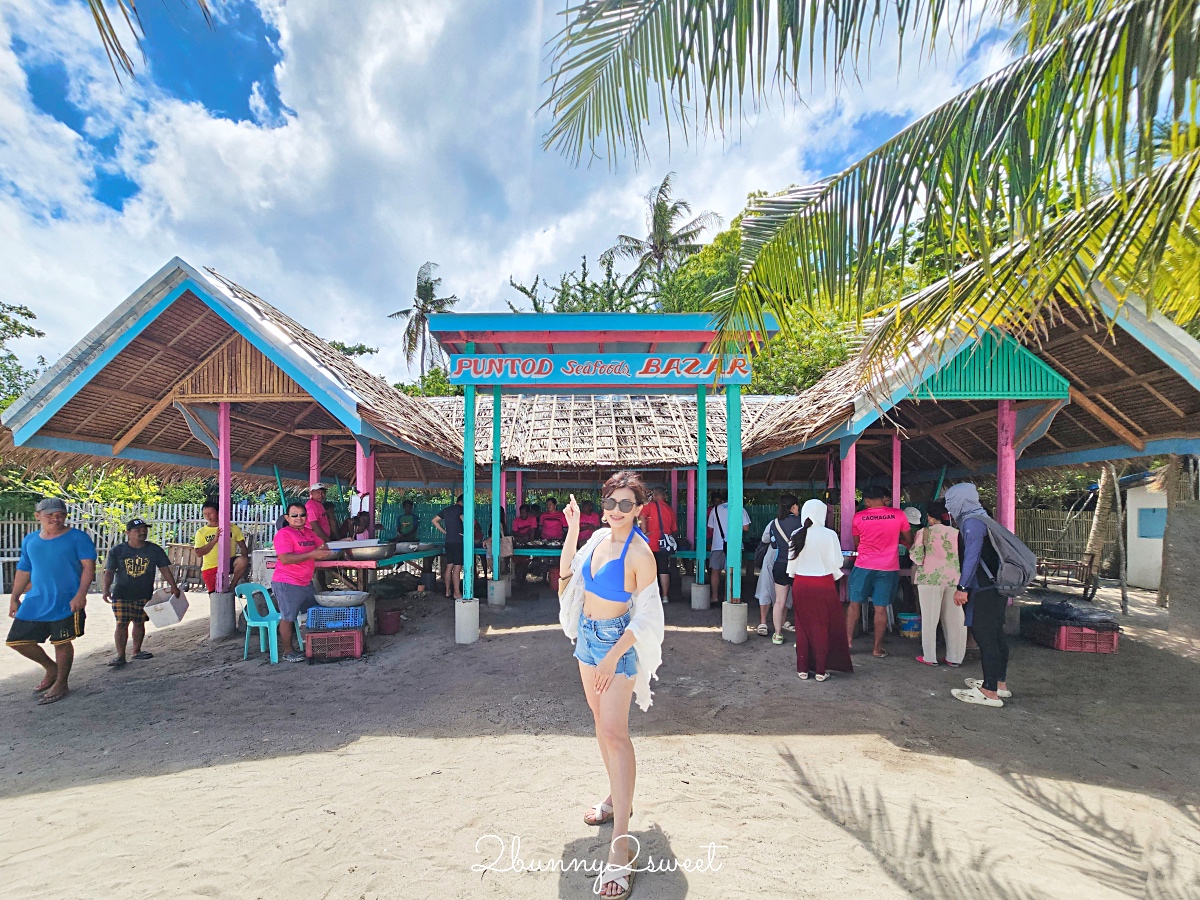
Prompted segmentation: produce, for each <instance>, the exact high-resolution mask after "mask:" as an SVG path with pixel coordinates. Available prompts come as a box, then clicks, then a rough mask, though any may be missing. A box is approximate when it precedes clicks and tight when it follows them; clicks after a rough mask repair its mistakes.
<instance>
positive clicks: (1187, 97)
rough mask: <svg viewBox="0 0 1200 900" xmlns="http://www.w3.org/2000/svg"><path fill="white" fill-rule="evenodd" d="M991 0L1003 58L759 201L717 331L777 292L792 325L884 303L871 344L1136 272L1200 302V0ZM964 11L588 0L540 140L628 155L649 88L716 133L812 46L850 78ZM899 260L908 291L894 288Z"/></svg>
mask: <svg viewBox="0 0 1200 900" xmlns="http://www.w3.org/2000/svg"><path fill="white" fill-rule="evenodd" d="M993 6H994V10H993V11H994V12H995V14H996V15H997V16H998V17H999V18H1001V19H1002V20H1004V21H1005V22H1007V23H1008V24H1009V25H1012V24H1014V23H1015V24H1016V25H1017V26H1018V29H1017V33H1016V36H1015V37H1014V49H1015V50H1016V53H1017V56H1016V59H1015V60H1014V61H1013V62H1012V63H1011V64H1009V65H1008V66H1006V67H1005V68H1003V69H1001V70H1000V71H998V72H996V73H995V74H994V75H991V76H989V77H988V78H986V79H984V80H983V81H981V82H980V83H978V84H976V85H974V86H972V87H971V88H969V89H968V90H966V91H965V92H963V93H962V94H961V95H959V96H958V97H955V98H954V99H952V100H951V101H949V102H948V103H946V104H944V105H943V106H941V107H939V108H937V109H935V110H934V111H932V112H931V113H929V114H928V115H926V116H924V117H923V118H921V119H919V120H918V121H916V122H914V123H913V124H912V125H910V126H908V127H907V128H905V129H903V130H902V131H900V132H899V133H898V134H897V135H896V136H895V137H893V138H892V139H891V140H889V141H887V142H885V143H884V144H883V145H882V146H880V147H879V148H877V149H876V150H875V151H873V152H872V153H871V154H869V155H868V156H866V157H865V158H864V159H862V160H860V161H859V162H858V163H855V164H854V165H852V166H850V167H849V168H847V169H846V170H844V171H842V172H840V173H838V174H836V175H834V176H832V177H830V178H827V179H825V180H823V181H821V182H819V183H817V184H813V185H805V186H800V187H793V188H789V189H788V190H785V191H783V192H781V193H779V194H776V195H774V196H767V197H762V198H757V199H755V200H753V201H752V202H751V203H750V205H749V207H748V208H747V211H746V214H745V217H744V218H743V220H742V226H741V229H742V259H741V274H740V278H739V282H738V285H737V287H736V288H735V289H733V290H731V291H729V292H727V293H726V294H725V295H723V296H722V297H720V298H718V300H717V305H718V307H719V312H720V314H721V315H722V317H723V320H724V323H725V326H726V329H727V336H733V337H736V336H737V334H738V333H739V331H740V330H741V329H744V328H746V327H748V326H752V325H760V324H761V322H762V316H763V313H764V312H765V311H773V312H775V313H776V314H777V316H778V317H779V318H780V321H781V324H782V325H783V326H784V327H785V328H786V327H788V325H789V323H795V322H797V321H801V319H799V318H798V316H799V315H800V313H801V311H803V313H804V315H806V316H807V315H808V314H811V313H820V312H825V311H829V310H833V311H836V312H838V313H840V314H842V315H845V314H847V313H849V314H853V315H858V316H862V315H868V314H873V313H880V312H881V313H884V314H885V317H884V320H883V325H882V327H881V330H880V331H879V332H877V333H876V335H875V337H874V338H873V339H872V340H871V341H868V342H867V344H866V345H865V346H864V350H863V352H864V354H868V355H873V356H874V357H875V358H879V356H881V355H890V356H891V358H895V354H898V353H901V352H904V349H905V348H906V347H908V346H909V345H910V344H911V343H912V341H913V340H914V339H915V338H916V337H917V336H918V335H919V334H921V333H922V332H925V333H929V332H932V333H934V334H945V333H946V332H947V328H948V327H949V326H951V325H952V324H953V325H954V326H955V327H961V328H965V329H968V330H970V329H981V328H1000V329H1004V330H1009V331H1014V332H1021V331H1028V330H1031V329H1034V330H1036V329H1037V328H1038V327H1039V325H1040V323H1042V322H1044V321H1045V316H1046V315H1047V312H1048V310H1049V309H1050V308H1051V306H1052V305H1054V304H1057V305H1058V306H1059V307H1060V308H1061V306H1062V305H1068V306H1074V307H1076V308H1078V309H1081V310H1083V311H1085V312H1086V313H1088V314H1091V315H1094V316H1098V317H1104V316H1109V315H1111V313H1112V309H1113V308H1114V304H1119V303H1120V302H1122V301H1123V300H1124V299H1125V298H1126V297H1128V296H1129V295H1130V294H1131V293H1135V292H1136V293H1140V294H1141V295H1142V296H1144V297H1145V298H1146V300H1147V302H1148V303H1149V304H1150V305H1152V306H1157V307H1158V308H1160V309H1164V310H1167V311H1168V312H1172V313H1173V314H1176V315H1177V316H1179V317H1180V318H1182V319H1186V318H1188V317H1189V316H1196V315H1197V314H1200V297H1198V296H1197V295H1198V293H1200V289H1198V288H1197V287H1196V285H1197V284H1200V253H1197V252H1196V250H1197V241H1196V235H1197V233H1198V232H1197V227H1198V225H1200V221H1198V218H1197V216H1198V206H1200V204H1197V199H1198V196H1200V123H1198V121H1197V110H1198V107H1200V104H1198V102H1197V100H1198V97H1200V0H1055V2H1052V3H1040V2H1033V0H996V2H995V3H994V4H993ZM970 12H971V10H970V8H969V6H968V3H967V0H926V2H923V3H921V2H919V3H910V2H908V0H891V2H884V3H875V2H867V0H848V2H846V3H839V4H834V5H832V6H829V5H825V4H822V5H820V6H818V5H817V4H816V3H815V2H812V0H809V2H805V3H797V2H796V0H758V2H754V3H736V4H735V3H728V2H723V0H582V2H579V3H577V5H575V6H572V7H570V8H568V10H567V11H566V13H565V15H566V17H567V24H566V25H565V27H564V28H563V30H562V31H561V32H560V33H559V35H558V36H557V37H556V38H555V39H554V47H553V49H552V51H551V60H552V74H551V77H550V85H551V93H550V97H549V99H548V100H547V102H546V106H547V107H548V108H549V109H550V110H551V111H552V113H553V114H554V117H555V120H554V124H553V126H552V127H551V129H550V131H549V133H548V134H547V136H546V143H547V145H548V146H550V145H553V146H555V147H557V148H558V149H559V150H560V151H562V152H564V153H565V154H566V155H567V156H568V157H571V158H575V159H578V158H579V157H580V155H581V154H582V153H584V152H585V151H591V152H601V151H607V153H608V155H609V156H610V157H612V156H615V155H617V154H619V153H622V152H631V153H633V154H634V155H638V154H640V153H641V152H642V151H643V150H644V149H645V143H644V138H643V129H644V127H645V126H646V125H647V124H648V123H650V121H651V105H652V103H651V101H652V100H655V99H657V100H658V102H659V105H660V107H661V109H662V110H663V111H664V116H665V118H666V122H667V126H668V134H670V133H671V131H672V129H680V128H682V129H683V130H684V131H685V133H686V132H687V131H688V130H697V129H701V128H704V129H717V130H720V129H723V128H725V127H727V126H728V125H729V124H730V123H732V122H734V121H736V119H737V116H738V115H739V113H740V110H741V105H742V104H743V103H748V104H752V105H757V104H759V103H760V102H762V101H764V100H765V99H766V97H767V92H768V91H769V90H770V91H773V90H777V89H780V87H782V89H784V90H785V91H792V92H797V93H798V92H799V84H800V81H799V79H800V77H801V76H802V75H803V69H804V68H805V67H806V66H808V67H813V66H815V65H817V64H818V62H824V63H825V64H826V65H827V66H828V67H830V68H831V69H832V76H833V78H835V79H836V78H841V77H843V76H845V75H847V74H853V73H854V72H855V71H856V70H857V68H858V66H859V65H860V64H863V63H865V62H866V61H867V60H868V59H869V56H870V52H871V49H872V48H873V47H875V46H877V45H878V43H879V41H880V40H881V36H883V35H884V34H891V35H893V36H894V38H895V39H896V40H897V41H899V42H900V44H901V46H902V47H903V48H904V49H905V50H906V51H907V50H910V45H911V44H913V43H914V42H916V43H918V44H919V45H920V51H919V52H920V53H923V54H928V53H929V52H931V50H932V48H934V47H936V46H940V45H941V44H943V43H944V42H945V40H946V39H948V38H949V37H950V36H951V32H953V31H954V30H955V29H956V28H958V27H960V26H961V23H962V21H963V17H964V16H967V15H969V14H970ZM817 48H822V52H823V54H824V55H823V57H822V59H821V60H818V59H817V58H816V56H815V54H816V52H817ZM1164 134H1165V138H1164ZM896 259H901V260H904V261H905V263H904V267H905V274H906V278H910V279H911V280H912V282H913V285H914V286H915V288H916V289H917V290H916V292H915V293H912V294H910V295H908V296H905V297H902V298H901V299H898V300H889V301H887V302H885V303H881V302H880V300H879V298H880V297H883V296H890V295H891V294H892V292H890V291H889V290H888V286H889V283H890V282H891V281H892V280H893V279H894V278H895V275H896V270H895V260H896ZM880 351H885V352H884V353H883V354H881V353H880Z"/></svg>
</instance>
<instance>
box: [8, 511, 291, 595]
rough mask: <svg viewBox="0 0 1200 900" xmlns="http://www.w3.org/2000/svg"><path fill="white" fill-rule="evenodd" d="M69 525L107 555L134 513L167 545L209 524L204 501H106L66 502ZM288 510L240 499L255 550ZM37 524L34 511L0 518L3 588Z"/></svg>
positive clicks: (236, 518)
mask: <svg viewBox="0 0 1200 900" xmlns="http://www.w3.org/2000/svg"><path fill="white" fill-rule="evenodd" d="M67 508H68V510H69V511H68V514H67V522H68V524H70V525H72V526H74V527H76V528H80V529H82V530H83V531H85V532H87V534H88V535H89V536H90V537H91V538H92V540H93V541H95V542H96V550H97V552H98V553H99V555H100V560H101V565H100V566H98V567H97V578H98V577H99V571H101V570H102V568H103V560H104V558H105V556H106V555H107V554H108V551H109V550H111V549H112V548H113V547H114V546H116V545H117V544H119V543H120V542H121V541H123V540H125V523H126V522H128V521H129V520H130V519H132V518H135V517H137V518H141V519H145V520H146V523H147V524H148V525H149V526H150V540H152V541H154V542H155V543H156V544H160V545H162V546H163V547H166V546H167V545H168V544H190V543H192V541H193V540H194V539H195V537H196V532H197V531H198V530H199V529H200V527H201V526H202V525H203V524H204V515H203V513H202V512H201V506H200V504H199V503H160V504H156V505H153V506H148V505H146V504H142V503H132V504H127V505H113V504H104V503H69V504H67ZM282 514H283V507H282V506H279V505H277V504H276V505H265V504H254V505H251V504H248V503H235V504H234V506H233V515H232V518H233V522H234V524H236V525H237V526H238V527H239V528H241V529H242V531H243V532H244V533H245V535H246V540H247V543H248V544H250V549H252V550H253V549H254V548H255V547H262V546H264V545H266V546H269V545H270V543H271V541H272V540H273V539H274V537H275V522H276V520H277V519H278V518H279V516H280V515H282ZM37 527H38V525H37V522H36V521H35V520H34V518H33V517H32V516H29V517H22V516H11V517H5V518H0V565H2V566H3V572H4V590H5V591H8V590H10V589H11V587H12V579H13V573H14V572H15V571H16V565H17V560H18V558H19V557H20V554H21V541H22V540H23V539H24V538H25V535H27V534H29V533H30V532H31V531H34V530H35V529H36V528H37Z"/></svg>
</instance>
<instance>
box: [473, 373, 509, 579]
mask: <svg viewBox="0 0 1200 900" xmlns="http://www.w3.org/2000/svg"><path fill="white" fill-rule="evenodd" d="M502 456H503V453H502V448H501V446H500V385H496V386H495V387H494V388H492V580H493V581H499V580H500V509H501V507H502V506H503V505H504V495H503V494H502V493H501V491H500V466H501V461H502ZM464 458H465V457H464Z"/></svg>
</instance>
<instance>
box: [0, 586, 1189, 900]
mask: <svg viewBox="0 0 1200 900" xmlns="http://www.w3.org/2000/svg"><path fill="white" fill-rule="evenodd" d="M192 600H193V610H192V613H191V614H189V620H188V622H186V623H185V624H184V625H182V626H179V627H177V628H175V629H170V630H166V631H163V632H158V633H152V635H151V638H150V640H149V641H148V642H147V646H148V648H149V649H152V650H154V651H155V652H156V658H155V659H154V660H152V661H150V662H148V663H144V664H142V665H140V666H139V665H134V664H131V665H130V666H128V667H127V668H126V669H125V670H123V671H121V672H119V673H114V672H110V671H108V670H106V669H104V667H103V662H104V661H105V659H106V658H107V657H108V655H109V651H108V649H107V647H106V641H107V634H108V632H109V630H110V628H111V614H108V613H107V612H106V608H105V607H104V606H103V604H101V603H99V602H98V600H96V599H93V600H92V601H91V602H90V603H89V612H90V613H91V615H92V619H91V621H90V622H89V634H88V635H87V636H86V637H85V639H84V640H83V641H82V642H81V645H80V648H79V650H80V656H79V660H78V662H77V677H76V678H75V679H73V683H74V688H75V696H74V697H72V698H71V699H70V700H69V701H64V702H63V703H60V704H56V705H55V706H53V707H48V708H37V707H35V706H33V705H32V703H31V696H32V695H31V694H30V693H29V688H30V687H31V686H32V680H33V677H34V675H35V673H34V672H31V671H30V669H29V667H28V665H27V664H26V663H25V662H24V661H22V660H20V659H19V658H18V657H16V654H13V653H11V652H10V653H8V654H7V655H5V656H4V657H3V660H2V662H0V715H2V716H3V721H4V723H5V725H4V728H3V732H2V737H0V841H2V842H3V846H4V847H5V850H6V853H5V855H4V857H3V858H0V884H4V885H5V889H4V893H5V894H6V895H11V896H21V897H53V898H59V897H73V898H80V897H83V898H91V897H96V898H114V897H122V898H124V897H135V898H136V897H163V896H169V897H173V898H175V897H181V898H182V897H231V898H232V897H238V898H241V897H262V898H276V897H279V898H310V897H312V898H321V897H328V898H364V900H365V898H397V897H403V898H408V897H586V896H591V894H590V880H589V877H588V876H587V875H586V874H585V873H582V872H578V871H576V872H567V873H563V872H560V871H540V872H538V871H525V872H521V871H498V870H493V871H472V866H473V865H474V866H482V865H484V864H486V863H488V862H489V861H491V860H492V859H494V858H495V857H496V856H497V854H498V853H500V851H501V847H503V851H504V856H503V859H502V860H501V861H500V863H499V864H498V865H497V866H496V869H511V868H513V865H512V853H513V844H512V837H513V835H519V836H520V840H521V842H520V846H519V849H518V850H517V851H516V856H517V857H518V858H519V860H520V861H521V863H522V864H523V865H524V866H536V865H537V864H538V863H539V862H540V863H541V864H542V865H543V866H546V865H547V864H549V863H552V862H553V863H556V864H557V865H558V866H562V864H563V862H564V861H570V860H574V859H578V860H579V861H580V863H582V864H591V863H593V862H594V861H595V860H597V859H600V858H601V857H602V855H603V851H604V842H605V840H606V839H607V835H608V829H599V830H597V829H592V828H589V827H588V826H586V825H584V823H583V822H582V820H581V815H582V812H583V809H584V807H585V806H586V805H588V804H589V803H591V802H593V801H594V800H595V799H598V798H599V797H600V796H601V795H602V792H603V790H604V782H603V777H602V774H601V771H600V763H599V759H598V754H597V752H596V750H595V744H594V741H593V739H592V738H591V736H590V733H589V731H588V728H587V726H588V723H587V721H586V719H585V716H586V709H585V707H584V704H583V701H582V697H581V696H580V689H579V687H578V684H577V683H576V679H577V676H576V674H575V672H574V670H573V666H572V662H571V659H570V646H569V644H568V643H567V642H566V640H565V639H564V638H563V637H562V635H561V632H558V631H557V630H556V629H555V627H554V626H553V625H551V624H550V622H552V620H553V618H554V607H553V604H552V601H551V600H550V599H549V597H542V599H540V600H536V601H530V600H526V601H522V602H518V603H516V604H514V605H513V606H511V607H510V608H509V609H507V610H504V611H489V610H485V611H484V612H483V613H482V619H483V620H484V623H485V628H486V629H487V633H486V634H485V637H484V639H483V640H481V641H480V642H479V643H478V644H475V645H472V646H470V647H465V648H463V647H456V646H455V645H454V644H453V642H452V630H451V629H450V627H449V626H450V617H449V611H448V610H447V609H446V608H445V607H444V606H441V605H440V604H436V603H434V604H429V605H417V606H414V607H412V608H410V609H409V611H408V615H409V622H408V625H409V628H408V629H406V632H405V633H403V634H401V635H399V636H397V637H394V638H380V639H376V640H375V641H374V643H373V645H372V653H371V655H370V656H369V657H368V659H366V660H364V661H361V662H353V663H351V662H347V663H342V664H338V665H331V666H312V667H309V666H302V665H289V666H285V665H280V666H275V667H272V666H269V665H264V664H263V663H262V662H261V661H260V660H259V659H258V658H256V657H254V656H252V657H251V659H250V660H248V661H246V662H243V661H242V660H241V644H240V642H238V643H237V644H236V646H235V644H234V643H233V642H229V643H223V644H220V645H218V646H217V647H210V646H209V645H208V644H207V641H206V640H203V639H202V636H203V635H204V634H206V629H207V622H206V620H205V619H204V618H203V614H204V613H205V612H206V609H205V602H204V600H203V598H202V597H199V596H194V597H193V598H192ZM1137 610H1138V616H1139V618H1138V620H1137V621H1138V625H1137V626H1136V629H1131V630H1137V632H1138V633H1137V635H1136V638H1137V639H1136V640H1134V639H1132V636H1127V637H1124V638H1123V639H1122V640H1123V643H1122V649H1121V653H1119V654H1117V656H1115V657H1109V658H1101V657H1096V656H1080V655H1075V654H1060V653H1054V652H1053V651H1048V650H1043V649H1041V648H1036V647H1032V646H1030V645H1028V644H1026V643H1024V642H1021V641H1017V642H1015V643H1014V652H1013V662H1012V671H1013V673H1014V675H1013V678H1012V680H1013V683H1014V686H1015V687H1017V688H1018V689H1019V695H1018V700H1017V702H1015V703H1013V704H1011V705H1010V706H1009V707H1008V708H1007V709H1005V710H1004V711H1002V713H1000V714H996V713H993V712H992V711H987V710H980V709H976V708H970V707H965V706H963V705H962V704H959V703H956V702H955V701H953V700H951V699H949V698H948V696H947V694H946V691H947V690H948V688H949V687H950V686H951V685H952V684H955V683H956V682H957V680H958V679H959V678H960V677H961V675H962V674H963V673H962V672H958V673H952V672H950V671H948V670H940V671H939V670H929V669H926V668H924V667H921V666H918V665H916V664H915V663H914V662H912V660H911V655H912V654H911V653H908V652H907V651H908V649H909V648H910V644H909V643H908V642H906V641H904V640H903V639H900V638H892V639H891V643H890V646H891V647H892V649H893V651H894V653H893V656H892V657H891V658H890V659H888V660H884V661H881V662H876V661H874V660H867V659H865V658H864V656H863V655H856V656H855V660H856V664H858V665H859V668H860V671H859V672H858V673H857V674H856V675H855V676H853V677H847V678H837V679H835V680H833V681H831V682H829V683H827V684H825V685H816V684H802V683H800V682H799V681H798V680H797V679H796V678H795V675H794V673H793V671H792V667H791V663H792V662H794V656H793V653H792V651H791V648H790V647H789V648H777V647H773V646H771V645H770V644H769V642H767V641H764V640H759V639H756V638H752V639H751V641H750V642H748V643H747V644H746V645H741V646H733V645H729V644H725V643H724V642H722V641H721V640H720V639H719V637H718V636H717V635H716V634H715V629H714V627H713V626H714V625H715V623H716V621H717V617H718V616H719V613H718V612H716V611H712V612H710V613H694V612H692V611H691V610H688V609H684V608H682V607H681V606H678V605H673V606H672V607H670V609H669V611H668V622H669V623H670V624H671V626H672V628H671V630H670V632H669V633H668V640H667V645H666V658H667V661H668V662H667V666H666V668H665V669H664V670H663V672H662V676H663V678H662V681H661V682H660V683H659V684H658V686H657V690H656V698H655V699H656V702H655V706H654V707H653V708H652V709H651V711H650V712H649V713H647V714H642V713H640V712H637V711H635V713H634V715H633V719H632V721H633V727H634V735H635V737H634V740H635V746H636V748H637V752H638V765H639V782H638V785H639V786H638V794H637V799H636V801H635V806H636V813H635V815H634V822H633V829H634V832H635V834H636V835H637V836H638V837H639V839H640V840H641V841H642V852H643V858H646V857H649V856H653V857H654V858H655V859H669V858H678V859H680V860H704V859H706V858H707V856H708V851H707V850H706V848H707V847H708V845H710V844H714V845H718V848H719V849H716V850H715V851H714V856H713V859H714V862H713V864H712V867H711V868H715V869H716V871H712V870H706V871H692V872H683V871H675V872H673V873H661V872H660V873H653V874H651V873H643V874H642V875H641V876H640V877H639V881H638V886H637V891H636V892H635V896H636V897H643V898H656V897H657V898H676V897H684V896H689V897H743V896H744V897H750V896H756V895H757V896H764V897H797V896H800V897H829V896H833V895H835V894H836V895H846V894H848V893H850V892H851V891H854V892H856V893H857V892H864V893H865V895H866V896H871V897H881V898H886V897H900V896H910V895H916V896H920V897H936V898H947V900H949V898H960V897H980V898H983V897H988V898H992V897H1012V898H1041V897H1080V898H1083V897H1087V898H1107V897H1128V896H1147V897H1163V898H1188V897H1191V898H1194V897H1200V869H1198V868H1197V860H1198V859H1200V810H1198V807H1197V802H1198V801H1200V796H1198V795H1200V752H1198V751H1200V741H1198V738H1197V734H1198V728H1197V726H1200V714H1198V712H1197V708H1196V704H1195V702H1194V700H1193V699H1192V698H1193V697H1194V695H1195V693H1194V688H1195V686H1196V684H1197V669H1196V666H1197V663H1196V661H1195V658H1194V657H1192V656H1189V655H1186V654H1185V653H1183V652H1177V651H1178V650H1179V648H1171V647H1170V642H1169V641H1167V640H1165V639H1164V640H1161V641H1160V640H1156V634H1158V633H1159V632H1160V631H1161V628H1159V627H1157V626H1160V625H1161V618H1160V614H1157V613H1156V612H1155V611H1153V610H1152V609H1150V608H1148V607H1144V606H1143V605H1141V604H1140V601H1139V606H1138V607H1137ZM193 615H195V618H192V616H193ZM106 616H107V618H106ZM1156 617H1158V618H1156ZM1160 636H1161V635H1160ZM1164 646H1165V647H1166V648H1165V649H1164ZM860 661H861V662H860ZM1018 672H1019V673H1020V676H1019V677H1018V675H1017V674H1016V673H1018ZM968 674H971V673H969V672H968ZM1164 686H1172V687H1173V688H1175V689H1174V690H1165V689H1164ZM487 835H495V836H496V838H498V839H499V841H498V840H497V839H492V838H487V837H486V836H487ZM481 839H482V841H481ZM500 841H502V842H503V843H502V844H501V843H500ZM706 868H707V867H706Z"/></svg>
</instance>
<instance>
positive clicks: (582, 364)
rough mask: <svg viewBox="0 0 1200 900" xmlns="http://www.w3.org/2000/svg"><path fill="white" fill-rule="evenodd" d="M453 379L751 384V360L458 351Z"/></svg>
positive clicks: (520, 382)
mask: <svg viewBox="0 0 1200 900" xmlns="http://www.w3.org/2000/svg"><path fill="white" fill-rule="evenodd" d="M450 383H451V384H499V385H506V386H518V385H526V386H529V385H532V386H536V385H539V384H544V385H547V386H551V385H552V386H554V387H574V386H576V385H578V386H580V387H587V386H588V385H595V386H603V387H620V386H622V385H630V386H634V385H637V386H641V387H646V386H662V387H668V386H677V385H689V384H749V383H750V360H749V358H748V357H745V356H714V355H712V354H707V353H695V354H687V353H598V354H586V353H584V354H578V353H546V354H543V355H540V356H505V355H492V356H489V355H471V354H455V355H452V356H451V357H450Z"/></svg>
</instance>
